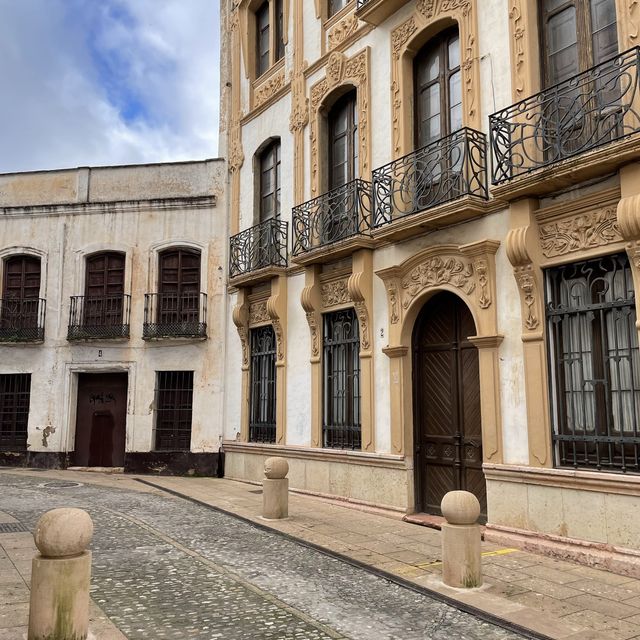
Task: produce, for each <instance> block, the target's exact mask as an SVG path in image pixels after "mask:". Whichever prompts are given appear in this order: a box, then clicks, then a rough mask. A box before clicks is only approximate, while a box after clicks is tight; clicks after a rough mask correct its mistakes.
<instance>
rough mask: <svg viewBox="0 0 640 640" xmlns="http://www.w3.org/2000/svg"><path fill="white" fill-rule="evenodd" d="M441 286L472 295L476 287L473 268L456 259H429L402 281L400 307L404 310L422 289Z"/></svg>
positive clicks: (437, 257) (438, 257)
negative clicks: (451, 287) (446, 285)
mask: <svg viewBox="0 0 640 640" xmlns="http://www.w3.org/2000/svg"><path fill="white" fill-rule="evenodd" d="M442 284H450V285H452V286H454V287H457V288H458V289H460V290H462V291H464V293H466V294H470V293H473V291H474V289H475V287H476V283H475V279H474V277H473V267H472V266H471V265H470V264H468V263H465V262H463V261H462V260H458V259H457V258H449V257H444V258H441V257H440V256H436V257H434V258H429V259H428V260H426V261H425V262H423V263H422V264H419V265H418V266H417V267H415V268H414V269H413V270H412V271H411V273H409V275H407V276H405V277H404V278H403V279H402V288H403V289H404V291H405V295H404V301H403V303H402V306H403V307H404V308H405V309H406V308H407V307H408V306H409V305H410V304H411V300H413V298H414V297H415V296H416V295H418V294H419V293H420V292H421V291H422V290H423V289H425V288H427V287H436V286H438V285H442Z"/></svg>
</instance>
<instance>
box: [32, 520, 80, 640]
mask: <svg viewBox="0 0 640 640" xmlns="http://www.w3.org/2000/svg"><path fill="white" fill-rule="evenodd" d="M92 537H93V522H92V521H91V518H90V517H89V514H88V513H87V512H86V511H83V510H82V509H72V508H64V509H53V510H52V511H47V513H45V514H44V515H43V516H42V517H41V518H40V520H39V521H38V524H37V526H36V532H35V535H34V538H35V543H36V547H38V550H39V551H40V553H39V554H38V555H37V556H35V557H34V559H33V563H32V569H31V602H30V604H29V635H28V636H27V637H28V640H45V639H46V640H84V639H85V638H86V637H87V633H88V631H89V586H90V583H91V551H87V547H88V546H89V543H90V542H91V538H92Z"/></svg>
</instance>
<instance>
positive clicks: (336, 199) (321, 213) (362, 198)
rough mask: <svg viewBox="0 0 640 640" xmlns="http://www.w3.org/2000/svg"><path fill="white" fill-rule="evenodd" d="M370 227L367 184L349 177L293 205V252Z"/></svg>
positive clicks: (369, 202)
mask: <svg viewBox="0 0 640 640" xmlns="http://www.w3.org/2000/svg"><path fill="white" fill-rule="evenodd" d="M370 230H371V183H370V182H367V181H366V180H352V181H351V182H347V184H345V185H343V186H341V187H338V188H337V189H333V190H332V191H329V192H328V193H325V194H323V195H321V196H319V197H317V198H314V199H313V200H309V201H308V202H305V203H304V204H301V205H299V206H297V207H294V208H293V255H294V256H297V255H300V254H302V253H305V252H307V251H311V250H312V249H317V248H319V247H324V246H327V245H331V244H333V243H334V242H338V241H340V240H346V239H347V238H351V237H353V236H357V235H367V236H368V235H369V234H370Z"/></svg>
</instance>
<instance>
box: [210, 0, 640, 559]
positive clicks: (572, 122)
mask: <svg viewBox="0 0 640 640" xmlns="http://www.w3.org/2000/svg"><path fill="white" fill-rule="evenodd" d="M634 12H635V9H634V8H633V5H632V4H631V5H629V4H628V3H623V2H615V1H614V0H602V1H596V0H591V1H589V2H574V1H572V0H567V1H566V2H551V1H550V0H539V1H536V0H509V2H504V1H503V0H482V2H479V1H477V0H352V1H350V2H347V1H345V0H342V1H341V0H315V1H314V2H311V1H310V0H309V1H303V0H265V1H260V0H239V1H238V2H231V1H229V2H223V3H222V19H223V28H222V33H223V36H224V41H223V52H222V53H223V55H222V70H223V80H224V83H223V121H222V130H223V146H222V147H221V152H222V155H224V156H225V157H226V158H227V159H228V167H229V176H230V185H229V191H228V206H229V229H230V234H231V239H230V247H229V251H230V267H229V268H230V272H229V283H230V297H231V305H230V310H229V318H228V323H227V327H228V329H227V330H228V334H227V353H226V358H227V364H226V371H227V373H226V384H227V396H226V397H227V401H226V407H227V409H226V420H225V431H224V447H225V451H226V475H227V476H228V477H232V478H240V479H248V480H253V481H257V480H259V479H260V477H261V470H262V463H263V461H264V458H265V457H266V456H270V455H274V454H277V455H282V456H285V457H286V458H288V460H289V463H290V466H291V472H290V478H291V486H292V487H294V488H295V489H298V490H301V491H307V492H311V493H314V494H320V495H328V496H334V497H339V498H343V499H346V500H350V501H353V502H358V503H363V504H368V505H375V506H381V507H386V508H390V509H395V510H398V511H401V512H406V513H413V512H427V513H436V514H437V513H438V511H439V503H440V500H441V498H442V496H443V495H444V493H445V492H446V491H449V490H452V489H460V488H462V489H467V490H469V491H472V492H474V493H475V494H476V495H477V497H478V499H479V500H480V502H481V504H482V507H483V513H484V514H485V515H486V517H487V520H488V525H489V529H488V531H489V532H492V533H493V535H494V536H497V535H498V534H500V535H509V536H511V537H512V539H514V538H516V537H520V539H529V538H531V539H532V540H535V539H540V538H539V534H545V535H546V536H548V537H550V539H552V540H557V541H561V542H563V543H566V544H569V545H570V544H571V543H572V542H575V541H588V542H593V543H606V544H608V545H611V547H610V548H614V547H615V548H619V549H621V551H620V553H621V554H623V555H624V551H623V549H625V548H635V549H637V548H638V547H639V546H640V543H639V541H638V537H637V531H638V527H639V526H640V520H639V516H638V515H637V514H638V513H640V511H639V510H638V504H639V503H638V500H639V492H640V476H639V475H638V473H639V472H640V463H639V460H640V430H639V429H640V427H639V424H638V416H639V415H640V359H639V357H638V337H637V329H636V297H635V293H634V286H633V283H634V282H636V283H637V282H640V271H639V269H640V260H638V259H637V246H638V239H639V238H640V218H638V217H637V216H638V213H637V212H638V211H640V200H637V198H638V196H637V194H638V193H639V189H640V187H639V185H640V181H639V180H638V165H637V164H635V163H636V161H637V159H638V158H640V136H639V135H638V132H639V131H640V115H639V114H640V110H639V109H638V106H639V105H640V95H639V94H638V89H637V87H638V84H637V80H638V73H639V70H640V67H639V63H638V59H639V58H638V50H637V49H633V48H632V47H634V46H635V45H636V44H637V38H636V34H637V25H638V18H637V16H635V15H634ZM539 43H542V44H541V45H540V44H539ZM490 116H491V118H490ZM234 325H235V326H234ZM575 548H576V549H578V548H580V547H579V545H578V546H576V547H575Z"/></svg>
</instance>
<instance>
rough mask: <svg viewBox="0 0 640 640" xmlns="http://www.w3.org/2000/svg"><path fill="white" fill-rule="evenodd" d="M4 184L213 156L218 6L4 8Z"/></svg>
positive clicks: (119, 3) (157, 2)
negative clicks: (30, 176)
mask: <svg viewBox="0 0 640 640" xmlns="http://www.w3.org/2000/svg"><path fill="white" fill-rule="evenodd" d="M0 16H1V19H0V81H1V83H2V84H1V86H2V89H1V91H0V172H8V171H27V170H37V169H53V168H59V167H68V166H84V165H104V164H123V163H136V162H165V161H171V160H190V159H198V158H205V157H212V156H215V154H216V153H217V138H218V131H217V128H218V91H219V86H218V85H219V70H218V42H219V32H218V29H219V27H218V3H217V1H216V0H99V1H96V0H20V1H19V2H16V1H15V0H0Z"/></svg>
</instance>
